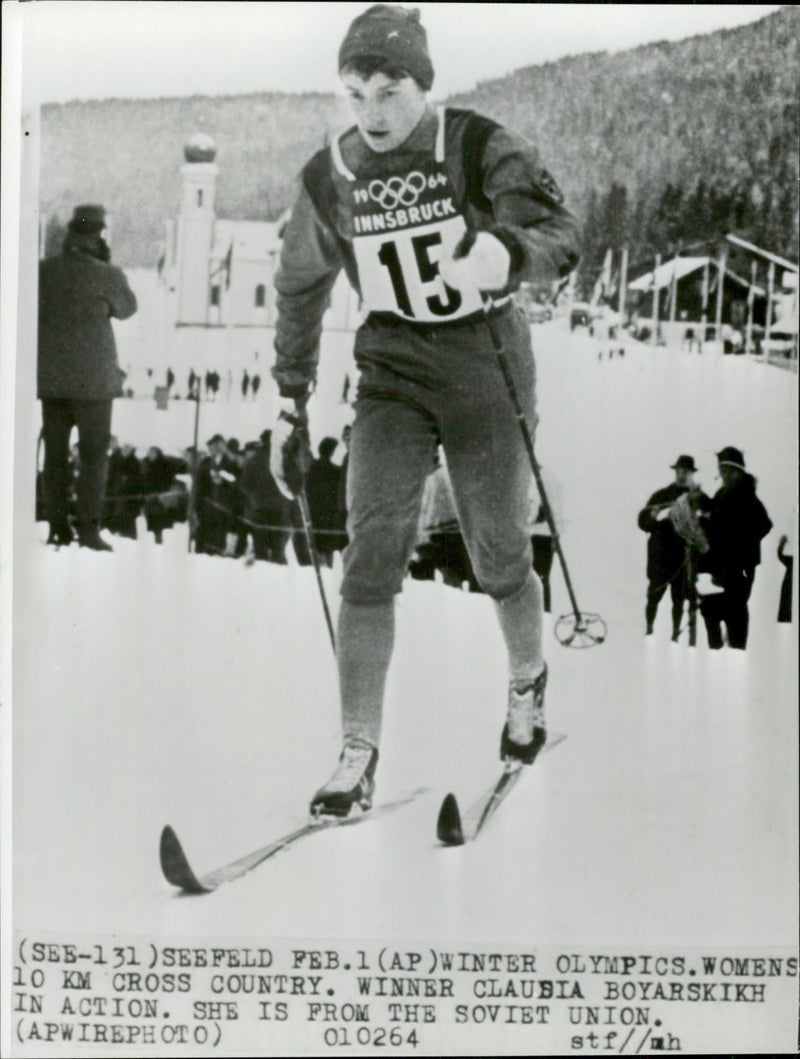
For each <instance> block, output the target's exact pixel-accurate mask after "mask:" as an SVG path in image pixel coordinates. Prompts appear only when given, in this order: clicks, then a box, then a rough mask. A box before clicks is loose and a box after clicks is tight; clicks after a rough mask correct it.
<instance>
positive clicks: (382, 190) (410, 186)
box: [367, 169, 428, 210]
mask: <svg viewBox="0 0 800 1059" xmlns="http://www.w3.org/2000/svg"><path fill="white" fill-rule="evenodd" d="M427 183H428V182H427V181H426V179H425V177H424V176H423V175H422V173H420V172H419V171H418V170H416V169H415V170H414V171H413V173H409V174H408V176H407V177H400V176H393V177H389V179H388V180H387V181H386V183H385V184H384V182H383V181H382V180H373V181H371V182H370V185H369V188H368V189H367V190H368V191H369V197H370V198H371V199H372V201H373V202H377V203H378V205H379V206H381V207H382V208H383V209H384V210H393V209H395V208H396V207H397V206H413V205H415V203H416V202H417V199H418V198H419V196H420V194H421V193H422V192H423V191H424V190H425V188H426V187H427Z"/></svg>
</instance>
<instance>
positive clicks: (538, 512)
mask: <svg viewBox="0 0 800 1059" xmlns="http://www.w3.org/2000/svg"><path fill="white" fill-rule="evenodd" d="M539 473H540V475H541V477H542V484H543V486H544V491H545V493H546V494H547V499H548V502H549V504H550V513H551V514H552V516H553V521H554V522H555V525H556V532H557V533H558V535H559V537H560V536H561V534H562V533H563V532H564V520H563V508H562V502H561V486H560V485H559V484H558V482H557V481H556V480H555V478H554V477H553V476H552V475H551V474H550V472H549V471H546V470H545V469H544V468H543V467H539ZM531 544H532V546H533V569H534V570H535V571H536V573H537V574H538V575H539V580H540V581H541V582H542V598H543V600H544V609H545V611H546V613H547V614H549V613H550V607H551V594H550V571H551V569H552V567H553V553H554V550H555V549H554V544H553V534H552V531H551V529H550V526H549V524H548V522H547V519H546V517H545V513H544V504H543V503H542V500H541V497H540V496H539V490H538V489H537V487H536V480H535V479H534V480H533V482H532V483H531Z"/></svg>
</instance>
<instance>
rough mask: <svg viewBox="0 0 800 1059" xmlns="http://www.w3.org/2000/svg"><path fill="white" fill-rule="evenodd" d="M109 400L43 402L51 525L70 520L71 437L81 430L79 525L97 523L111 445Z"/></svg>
mask: <svg viewBox="0 0 800 1059" xmlns="http://www.w3.org/2000/svg"><path fill="white" fill-rule="evenodd" d="M111 404H112V402H111V401H110V400H109V401H74V400H71V399H67V398H52V397H47V398H43V399H42V437H43V439H44V493H45V506H46V509H47V517H48V519H49V520H50V522H51V524H53V523H55V524H56V525H58V524H63V523H64V522H65V521H66V518H67V497H68V493H69V474H70V472H69V437H70V433H71V431H72V428H73V426H77V428H78V456H79V460H80V467H79V472H78V523H79V525H81V526H89V525H91V524H92V523H95V524H98V523H99V522H100V519H101V517H102V513H103V498H104V494H105V488H106V476H107V474H108V444H109V440H110V438H111Z"/></svg>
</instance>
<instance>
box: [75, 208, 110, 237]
mask: <svg viewBox="0 0 800 1059" xmlns="http://www.w3.org/2000/svg"><path fill="white" fill-rule="evenodd" d="M105 226H106V211H105V209H104V208H103V207H102V206H92V205H87V206H76V207H75V209H74V211H73V213H72V220H71V221H70V222H69V230H70V231H71V232H75V233H77V234H81V235H97V234H98V233H99V232H102V230H103V229H104V228H105Z"/></svg>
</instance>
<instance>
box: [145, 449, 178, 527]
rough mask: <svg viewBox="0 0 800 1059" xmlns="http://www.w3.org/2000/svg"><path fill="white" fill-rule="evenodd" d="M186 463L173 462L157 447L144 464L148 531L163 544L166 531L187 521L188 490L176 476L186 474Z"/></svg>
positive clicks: (175, 460)
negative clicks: (183, 472) (177, 523)
mask: <svg viewBox="0 0 800 1059" xmlns="http://www.w3.org/2000/svg"><path fill="white" fill-rule="evenodd" d="M185 469H186V465H185V464H184V462H183V460H177V459H174V458H169V457H166V456H165V455H164V453H163V452H162V451H161V449H160V448H158V447H157V446H155V445H153V446H151V447H150V448H149V449H148V450H147V455H146V456H145V458H144V459H143V460H142V464H141V488H142V493H143V494H144V515H145V519H146V521H147V529H148V530H149V532H151V533H152V534H153V536H154V538H155V542H156V544H162V543H163V539H164V530H165V529H171V528H172V527H173V526H174V525H175V523H176V522H179V521H183V520H184V519H185V518H186V499H187V498H186V487H185V486H184V485H183V483H182V482H178V481H177V480H176V478H175V475H176V474H178V473H181V472H182V471H185Z"/></svg>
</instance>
